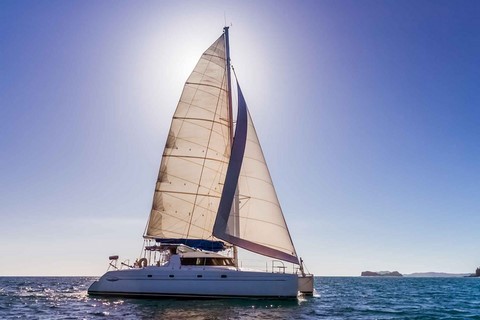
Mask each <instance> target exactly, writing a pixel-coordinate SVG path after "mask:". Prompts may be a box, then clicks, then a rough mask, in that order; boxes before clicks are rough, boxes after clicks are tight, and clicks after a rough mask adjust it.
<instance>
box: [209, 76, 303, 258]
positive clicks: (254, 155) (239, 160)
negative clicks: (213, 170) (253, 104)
mask: <svg viewBox="0 0 480 320" xmlns="http://www.w3.org/2000/svg"><path fill="white" fill-rule="evenodd" d="M237 87H238V117H237V126H236V128H235V140H234V143H233V146H232V155H231V158H230V163H229V167H228V171H227V176H226V180H225V186H224V189H223V194H222V200H221V202H220V206H219V208H218V214H217V220H216V222H215V226H214V230H213V234H214V235H215V236H216V237H217V238H220V239H223V240H225V241H228V242H230V243H232V244H233V245H237V246H239V247H242V248H244V249H247V250H250V251H253V252H256V253H259V254H262V255H265V256H269V257H273V258H277V259H281V260H285V261H290V262H293V263H296V264H299V261H298V257H297V254H296V252H295V247H294V246H293V242H292V239H291V237H290V234H289V232H288V228H287V224H286V222H285V219H284V217H283V213H282V209H281V207H280V203H279V201H278V198H277V194H276V192H275V188H274V186H273V183H272V178H271V177H270V173H269V171H268V167H267V164H266V162H265V157H264V156H263V152H262V148H261V147H260V142H259V140H258V136H257V133H256V131H255V127H254V126H253V121H252V118H251V116H250V113H249V112H248V108H247V105H246V102H245V99H244V97H243V94H242V91H241V89H240V86H239V85H238V83H237ZM237 188H238V190H239V191H238V192H239V201H240V204H239V208H240V209H239V212H238V213H236V212H235V210H231V208H232V206H233V205H234V200H235V199H234V198H235V192H236V189H237ZM237 214H238V216H236V215H237ZM234 221H238V223H239V226H238V228H231V227H230V226H232V225H235V223H234Z"/></svg>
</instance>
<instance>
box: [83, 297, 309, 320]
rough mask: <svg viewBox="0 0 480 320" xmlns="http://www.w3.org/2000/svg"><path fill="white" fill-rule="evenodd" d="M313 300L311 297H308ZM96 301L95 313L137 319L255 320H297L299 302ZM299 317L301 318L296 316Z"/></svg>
mask: <svg viewBox="0 0 480 320" xmlns="http://www.w3.org/2000/svg"><path fill="white" fill-rule="evenodd" d="M311 299H315V298H311ZM91 300H94V301H96V302H97V303H96V304H95V308H96V309H97V310H96V311H95V314H99V313H103V312H108V314H109V315H114V314H116V315H122V317H127V318H128V317H132V318H140V319H183V318H185V319H258V318H263V319H265V318H276V319H286V318H299V317H298V316H300V314H297V312H301V310H302V309H303V308H302V307H301V306H302V304H305V303H308V299H300V300H295V299H291V300H254V299H252V300H244V299H212V300H205V299H194V300H190V299H160V300H151V299H116V298H91ZM300 317H301V316H300Z"/></svg>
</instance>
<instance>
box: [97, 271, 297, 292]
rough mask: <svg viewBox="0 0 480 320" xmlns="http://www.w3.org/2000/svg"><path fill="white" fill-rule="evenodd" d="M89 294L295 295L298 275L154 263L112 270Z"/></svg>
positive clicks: (98, 281)
mask: <svg viewBox="0 0 480 320" xmlns="http://www.w3.org/2000/svg"><path fill="white" fill-rule="evenodd" d="M88 293H89V294H92V295H113V296H137V297H204V298H221V297H225V298H227V297H231V298H235V297H251V298H295V297H297V294H298V276H297V275H295V274H285V273H268V272H259V271H245V270H236V269H228V268H222V267H220V268H218V267H217V268H216V267H210V268H202V267H192V268H188V269H170V268H164V267H154V266H152V267H145V268H141V269H128V270H117V271H109V272H107V273H106V274H105V275H103V276H102V277H101V278H100V279H99V280H97V281H95V282H94V283H93V284H92V285H91V286H90V288H89V289H88Z"/></svg>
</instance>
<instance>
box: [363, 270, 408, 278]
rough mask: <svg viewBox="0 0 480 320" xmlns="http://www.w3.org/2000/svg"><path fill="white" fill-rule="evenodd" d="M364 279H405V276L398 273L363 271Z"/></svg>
mask: <svg viewBox="0 0 480 320" xmlns="http://www.w3.org/2000/svg"><path fill="white" fill-rule="evenodd" d="M361 276H362V277H403V275H402V274H401V273H400V272H398V271H378V272H374V271H363V272H362V274H361Z"/></svg>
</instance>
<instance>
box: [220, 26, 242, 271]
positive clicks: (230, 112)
mask: <svg viewBox="0 0 480 320" xmlns="http://www.w3.org/2000/svg"><path fill="white" fill-rule="evenodd" d="M228 28H229V27H224V28H223V31H224V33H225V54H226V56H227V57H226V58H227V92H228V116H229V121H230V123H229V127H230V146H232V145H233V106H232V104H233V103H232V72H231V65H230V42H229V37H228ZM239 208H240V205H239V196H238V186H237V190H236V191H235V199H234V201H233V208H232V209H233V216H234V230H235V235H237V236H238V233H239V232H238V231H239V221H238V217H239V215H238V210H239ZM233 260H234V262H235V267H237V268H238V250H237V247H236V246H233Z"/></svg>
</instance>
